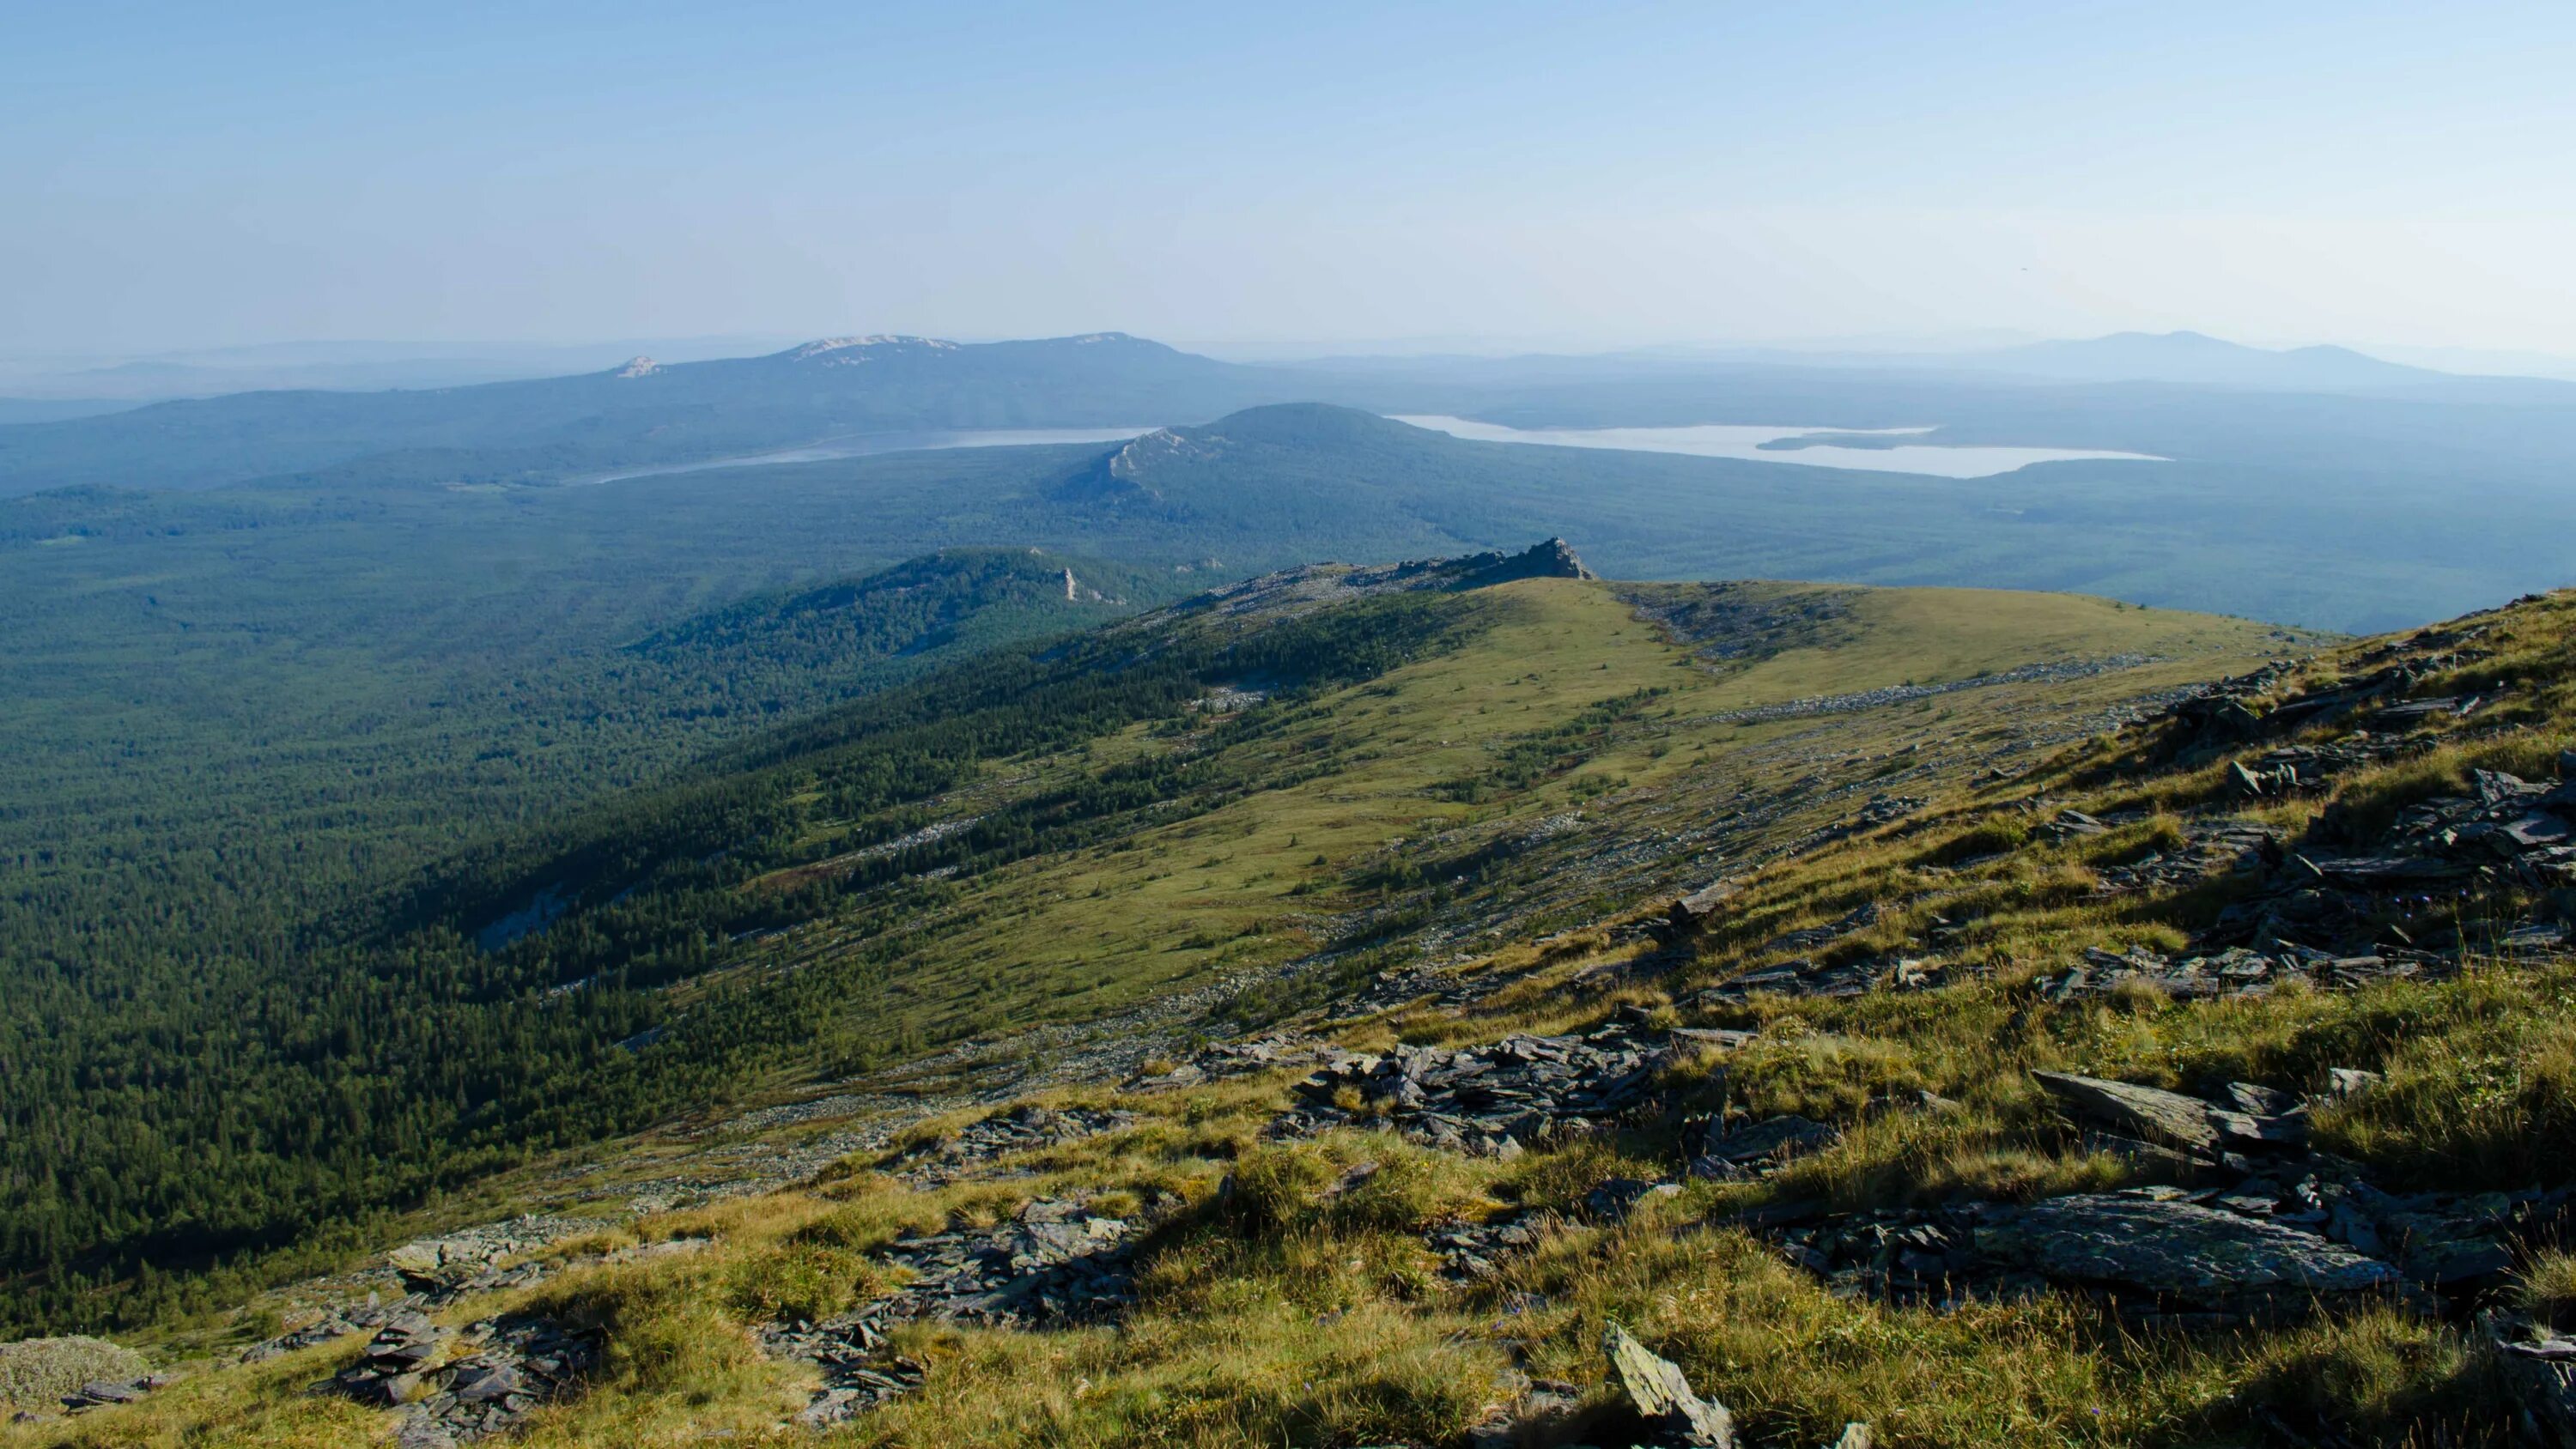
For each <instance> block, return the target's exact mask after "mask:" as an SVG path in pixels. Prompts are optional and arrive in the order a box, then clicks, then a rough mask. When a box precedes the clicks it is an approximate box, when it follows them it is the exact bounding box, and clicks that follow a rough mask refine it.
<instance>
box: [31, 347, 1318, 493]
mask: <svg viewBox="0 0 2576 1449" xmlns="http://www.w3.org/2000/svg"><path fill="white" fill-rule="evenodd" d="M1285 381H1286V380H1285V379H1281V378H1277V377H1275V376H1273V375H1271V374H1266V373H1264V372H1262V371H1261V370H1259V369H1253V368H1244V367H1237V366H1233V365H1230V364H1226V363H1220V362H1216V361H1213V360H1211V359H1208V358H1203V357H1194V356H1191V355H1189V354H1186V353H1182V352H1177V351H1174V350H1173V349H1171V348H1168V347H1164V346H1162V345H1160V344H1158V343H1153V342H1146V341H1143V340H1141V339H1138V338H1133V337H1128V336H1125V335H1123V334H1117V333H1103V334H1096V335H1092V336H1085V337H1067V338H1057V339H1052V340H1045V341H1030V342H994V343H971V344H960V343H954V342H945V341H940V340H938V339H935V338H923V337H845V338H827V339H823V340H819V341H815V342H809V343H806V344H804V345H802V346H799V347H795V348H790V349H788V350H787V351H784V352H778V353H773V354H771V355H769V356H765V357H747V358H728V359H721V360H716V361H708V362H687V363H675V364H672V365H669V366H659V365H655V364H654V363H653V362H652V361H651V359H649V358H645V359H637V361H636V362H634V363H630V364H628V365H626V366H623V367H618V368H613V369H610V370H607V371H604V372H596V373H588V374H584V375H580V376H574V377H556V378H543V379H534V380H527V381H509V382H493V383H484V384H481V385H478V386H474V387H453V388H431V389H423V390H418V391H400V392H293V391H277V392H253V393H237V394H232V395H229V396H224V397H214V398H204V399H195V400H187V401H178V402H166V403H156V404H153V405H150V406H147V407H141V408H134V409H131V410H128V411H125V412H119V413H113V414H109V415H107V416H105V417H96V418H83V419H76V420H69V421H61V422H50V423H31V424H25V425H22V426H19V427H13V428H7V429H5V430H0V494H11V493H31V492H38V491H42V490H46V489H53V488H65V487H82V486H93V485H108V486H118V487H127V488H153V489H200V488H214V487H220V486H222V485H224V484H227V483H238V482H243V481H246V480H250V479H255V478H270V477H278V476H284V475H313V474H319V475H321V476H323V477H326V478H332V479H337V480H341V481H344V482H366V481H411V480H428V481H453V480H455V479H459V478H466V479H512V480H559V479H563V478H570V477H578V476H580V475H581V474H583V473H585V472H595V471H600V470H604V469H611V468H615V467H618V466H622V465H639V464H651V463H661V462H687V461H697V460H703V459H709V458H721V457H725V456H728V455H731V454H737V453H753V452H763V451H768V450H772V449H776V448H781V447H787V446H791V445H796V444H805V443H813V442H817V441H820V440H823V439H827V438H831V437H835V436H839V435H844V434H857V433H890V432H920V431H926V430H934V429H939V430H946V429H979V428H1044V427H1077V426H1116V425H1122V424H1129V423H1133V424H1139V425H1149V424H1153V423H1158V422H1173V421H1191V420H1194V419H1198V418H1206V417H1214V416H1216V415H1218V414H1221V413H1225V412H1228V411H1231V410H1233V409H1235V408H1239V407H1242V406H1244V405H1245V404H1247V403H1252V402H1261V401H1270V400H1275V399H1278V398H1281V397H1283V396H1288V395H1291V394H1289V393H1287V392H1286V391H1285V390H1284V382H1285Z"/></svg>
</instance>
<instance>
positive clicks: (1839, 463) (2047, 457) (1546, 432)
mask: <svg viewBox="0 0 2576 1449" xmlns="http://www.w3.org/2000/svg"><path fill="white" fill-rule="evenodd" d="M1395 421H1397V422H1399V423H1411V424H1412V425H1413V426H1415V427H1417V428H1429V429H1431V430H1432V431H1434V432H1441V433H1447V434H1449V435H1450V436H1451V437H1454V438H1470V439H1473V440H1475V441H1477V442H1484V443H1539V444H1545V445H1547V446H1550V447H1557V448H1619V449H1625V450H1627V451H1629V452H1635V453H1687V454H1690V455H1691V456H1693V457H1698V458H1741V459H1744V460H1746V461H1748V462H1755V463H1804V464H1806V465H1808V466H1809V467H1813V468H1854V469H1862V470H1865V471H1868V472H1873V473H1922V474H1929V475H1931V476H1933V477H1936V478H1989V477H1992V476H1994V475H1995V474H1997V473H2009V472H2011V471H2013V470H2014V469H2016V468H2027V467H2029V466H2030V465H2031V464H2033V463H2066V462H2074V461H2077V460H2079V459H2086V458H2125V459H2132V460H2135V461H2140V462H2148V463H2162V462H2167V461H2169V460H2167V459H2164V458H2158V457H2155V456H2154V455H2152V454H2148V453H2114V452H2106V451H2103V450H2100V449H2093V448H2008V447H1994V446H1987V445H1982V444H1978V445H1963V446H1959V447H1949V446H1945V445H1943V444H1939V443H1891V444H1888V445H1886V446H1884V447H1863V448H1852V447H1842V446H1838V445H1836V444H1832V443H1814V444H1809V445H1807V446H1804V447H1797V448H1765V447H1764V446H1763V444H1765V443H1777V442H1781V441H1784V440H1787V439H1794V438H1809V437H1818V436H1830V437H1841V438H1849V437H1856V436H1862V435H1868V436H1873V437H1910V436H1913V435H1915V434H1918V433H1928V432H1930V431H1932V430H1931V429H1930V428H1793V427H1776V426H1769V425H1760V424H1740V423H1702V424H1699V425H1697V426H1693V427H1686V428H1507V427H1504V426H1503V425H1502V424H1500V423H1479V422H1473V421H1470V420H1468V419H1466V418H1451V417H1435V416H1427V415H1424V416H1410V417H1398V418H1396V419H1395Z"/></svg>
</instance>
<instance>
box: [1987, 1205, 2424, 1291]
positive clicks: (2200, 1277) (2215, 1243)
mask: <svg viewBox="0 0 2576 1449" xmlns="http://www.w3.org/2000/svg"><path fill="white" fill-rule="evenodd" d="M1976 1242H1977V1248H1978V1250H1979V1251H1980V1252H1983V1253H1986V1254H1989V1255H1991V1256H1994V1257H1996V1258H2001V1259H2004V1260H2006V1261H2009V1262H2012V1263H2016V1264H2018V1265H2020V1266H2022V1267H2024V1268H2027V1269H2028V1270H2030V1271H2032V1272H2034V1273H2038V1274H2040V1275H2041V1276H2043V1277H2047V1278H2051V1279H2055V1280H2058V1281H2061V1282H2073V1283H2090V1284H2098V1285H2102V1286H2106V1287H2112V1288H2128V1289H2134V1290H2138V1291H2141V1292H2145V1293H2148V1294H2152V1295H2154V1296H2156V1297H2158V1298H2163V1299H2170V1300H2173V1301H2176V1302H2180V1303H2186V1304H2190V1305H2192V1306H2194V1307H2199V1308H2207V1309H2213V1310H2219V1311H2236V1310H2242V1309H2247V1308H2255V1307H2271V1308H2276V1309H2277V1308H2298V1307H2304V1306H2305V1305H2306V1304H2308V1303H2309V1302H2311V1301H2313V1300H2315V1299H2318V1298H2323V1297H2333V1296H2337V1295H2342V1294H2351V1293H2375V1292H2393V1291H2396V1290H2398V1289H2399V1288H2400V1286H2401V1285H2402V1283H2403V1281H2404V1280H2403V1278H2402V1277H2401V1275H2400V1274H2399V1273H2398V1271H2397V1269H2396V1268H2394V1267H2392V1266H2391V1265H2389V1264H2387V1263H2385V1262H2382V1261H2380V1260H2379V1259H2377V1258H2371V1257H2366V1256H2364V1255H2362V1254H2360V1253H2357V1252H2354V1251H2353V1250H2352V1249H2350V1248H2347V1247H2344V1246H2342V1245H2340V1244H2337V1243H2334V1242H2331V1241H2329V1240H2327V1239H2325V1238H2323V1237H2320V1236H2318V1235H2317V1234H2315V1233H2311V1232H2305V1231H2302V1230H2300V1229H2298V1228H2293V1227H2286V1226H2283V1225H2281V1224H2279V1223H2272V1222H2265V1221H2262V1220H2260V1219H2256V1218H2249V1217H2240V1216H2238V1215H2236V1214H2234V1213H2230V1212H2223V1211H2220V1210H2218V1209H2216V1208H2208V1207H2202V1206H2200V1205H2199V1204H2197V1203H2192V1202H2185V1201H2180V1200H2176V1199H2170V1198H2159V1197H2156V1196H2153V1195H2150V1194H2147V1193H2091V1194H2084V1195H2080V1196H2076V1197H2061V1198H2053V1199H2051V1200H2049V1201H2046V1202H2041V1203H2036V1204H2034V1205H2032V1206H2030V1207H2027V1208H2023V1209H2021V1210H2020V1211H2018V1212H2016V1213H2013V1214H2011V1215H2010V1216H2007V1217H1998V1218H1996V1219H1994V1220H1992V1221H1990V1222H1987V1223H1983V1224H1980V1225H1979V1226H1978V1228H1977V1230H1976Z"/></svg>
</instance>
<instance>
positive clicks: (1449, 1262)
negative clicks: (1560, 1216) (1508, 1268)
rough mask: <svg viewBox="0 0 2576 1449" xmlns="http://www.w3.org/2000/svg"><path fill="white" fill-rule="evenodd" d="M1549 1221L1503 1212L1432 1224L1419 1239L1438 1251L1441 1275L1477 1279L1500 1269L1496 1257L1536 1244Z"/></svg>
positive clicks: (1542, 1216)
mask: <svg viewBox="0 0 2576 1449" xmlns="http://www.w3.org/2000/svg"><path fill="white" fill-rule="evenodd" d="M1631 1205H1633V1202H1632V1204H1631ZM1551 1221H1552V1215H1551V1214H1548V1213H1543V1212H1528V1213H1505V1214H1502V1215H1499V1216H1496V1217H1491V1218H1487V1219H1485V1220H1484V1221H1482V1222H1460V1223H1451V1224H1447V1225H1444V1226H1441V1227H1436V1228H1433V1229H1432V1230H1431V1231H1429V1232H1427V1233H1424V1234H1423V1235H1422V1241H1423V1243H1424V1245H1425V1246H1427V1247H1429V1248H1430V1249H1431V1251H1433V1252H1435V1253H1437V1254H1439V1255H1440V1271H1441V1274H1442V1275H1443V1276H1444V1277H1447V1278H1449V1279H1451V1280H1453V1281H1456V1282H1461V1283H1479V1282H1483V1281H1484V1280H1486V1279H1488V1278H1491V1277H1493V1276H1494V1275H1495V1274H1496V1273H1499V1272H1501V1271H1502V1268H1501V1264H1500V1261H1499V1260H1501V1259H1503V1258H1506V1257H1509V1256H1511V1255H1512V1254H1515V1253H1524V1252H1527V1251H1529V1250H1530V1249H1531V1248H1534V1247H1536V1246H1538V1241H1539V1235H1540V1234H1541V1233H1542V1232H1544V1231H1545V1230H1546V1228H1547V1226H1548V1225H1549V1223H1550V1222H1551Z"/></svg>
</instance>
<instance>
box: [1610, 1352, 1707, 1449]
mask: <svg viewBox="0 0 2576 1449" xmlns="http://www.w3.org/2000/svg"><path fill="white" fill-rule="evenodd" d="M1601 1351H1602V1353H1604V1354H1605V1355H1607V1356H1608V1357H1609V1359H1610V1371H1611V1373H1612V1375H1613V1376H1614V1377H1616V1378H1617V1379H1618V1381H1619V1387H1620V1390H1621V1391H1622V1392H1623V1393H1625V1394H1626V1395H1627V1396H1628V1404H1629V1406H1630V1407H1631V1408H1633V1409H1635V1410H1636V1411H1637V1417H1638V1418H1640V1419H1643V1420H1645V1421H1646V1422H1647V1423H1649V1424H1651V1425H1653V1426H1655V1427H1656V1428H1657V1429H1659V1430H1662V1431H1663V1432H1664V1433H1665V1434H1667V1435H1670V1436H1671V1437H1672V1438H1673V1440H1674V1441H1675V1442H1678V1443H1682V1444H1688V1445H1691V1446H1693V1449H1734V1445H1735V1416H1734V1415H1733V1414H1730V1413H1728V1412H1727V1410H1726V1406H1725V1405H1724V1404H1721V1403H1718V1402H1717V1401H1715V1400H1713V1399H1703V1398H1701V1397H1700V1396H1699V1395H1697V1394H1694V1393H1692V1392H1691V1386H1690V1379H1689V1378H1688V1377H1687V1376H1685V1375H1684V1374H1683V1373H1682V1370H1681V1365H1679V1364H1677V1363H1674V1362H1673V1361H1672V1360H1671V1359H1668V1358H1660V1357H1657V1356H1656V1354H1655V1353H1654V1352H1653V1351H1652V1350H1650V1349H1648V1348H1647V1347H1646V1346H1645V1345H1644V1344H1642V1343H1639V1342H1638V1341H1637V1340H1636V1339H1635V1338H1634V1337H1633V1336H1631V1335H1630V1334H1629V1332H1628V1330H1626V1329H1624V1328H1621V1327H1619V1326H1618V1325H1617V1324H1612V1325H1611V1326H1610V1329H1609V1331H1608V1332H1606V1333H1604V1334H1603V1335H1602V1336H1601Z"/></svg>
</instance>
